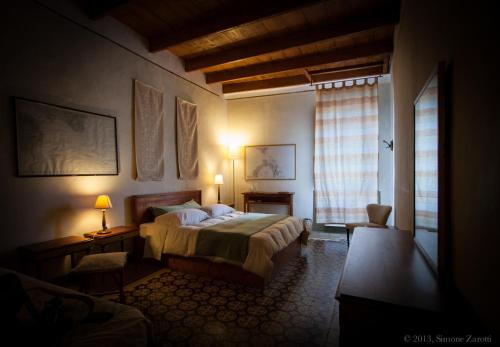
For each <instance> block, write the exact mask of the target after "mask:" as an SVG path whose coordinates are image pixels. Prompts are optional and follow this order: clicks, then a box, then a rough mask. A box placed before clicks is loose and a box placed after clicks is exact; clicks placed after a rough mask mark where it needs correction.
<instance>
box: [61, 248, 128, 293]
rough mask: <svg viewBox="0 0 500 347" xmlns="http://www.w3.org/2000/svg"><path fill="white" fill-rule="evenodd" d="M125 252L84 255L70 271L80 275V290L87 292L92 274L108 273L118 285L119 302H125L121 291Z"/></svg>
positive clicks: (125, 259)
mask: <svg viewBox="0 0 500 347" xmlns="http://www.w3.org/2000/svg"><path fill="white" fill-rule="evenodd" d="M126 262H127V252H113V253H99V254H89V255H85V256H84V257H83V258H82V259H81V260H80V262H79V263H78V265H77V266H76V267H75V268H74V269H73V270H71V273H72V274H74V275H77V276H79V277H81V282H80V290H81V291H83V292H84V293H88V292H89V281H90V277H91V275H94V274H110V275H112V276H113V279H114V281H115V282H116V284H117V285H118V287H119V291H120V303H124V302H125V294H124V292H123V284H124V280H123V278H124V268H125V263H126Z"/></svg>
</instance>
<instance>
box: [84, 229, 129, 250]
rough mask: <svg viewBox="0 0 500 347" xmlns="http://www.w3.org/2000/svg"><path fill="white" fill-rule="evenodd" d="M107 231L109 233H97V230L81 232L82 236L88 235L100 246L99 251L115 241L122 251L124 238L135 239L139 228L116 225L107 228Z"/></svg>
mask: <svg viewBox="0 0 500 347" xmlns="http://www.w3.org/2000/svg"><path fill="white" fill-rule="evenodd" d="M108 231H109V233H107V234H97V232H90V233H85V234H83V236H85V237H88V238H89V239H93V241H94V242H93V243H94V245H95V246H98V247H99V248H100V252H101V253H104V251H105V249H106V246H107V245H110V244H112V243H116V242H120V250H121V251H122V252H123V251H124V241H125V240H127V239H137V238H138V237H139V229H138V228H137V227H133V226H117V227H113V228H109V229H108ZM134 246H135V243H134ZM134 248H135V247H134Z"/></svg>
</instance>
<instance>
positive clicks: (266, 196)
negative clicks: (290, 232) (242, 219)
mask: <svg viewBox="0 0 500 347" xmlns="http://www.w3.org/2000/svg"><path fill="white" fill-rule="evenodd" d="M241 194H243V197H244V199H243V208H244V211H245V212H248V210H249V209H250V205H251V204H272V205H285V206H287V207H288V214H289V215H290V216H293V195H294V194H295V193H293V192H244V193H241Z"/></svg>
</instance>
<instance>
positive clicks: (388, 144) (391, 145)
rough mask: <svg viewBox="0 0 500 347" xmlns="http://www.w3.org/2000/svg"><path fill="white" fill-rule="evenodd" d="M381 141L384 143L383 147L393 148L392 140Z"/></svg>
mask: <svg viewBox="0 0 500 347" xmlns="http://www.w3.org/2000/svg"><path fill="white" fill-rule="evenodd" d="M382 142H383V143H385V145H386V146H385V148H389V149H390V150H391V151H393V150H394V141H392V140H391V141H390V142H387V140H383V141H382Z"/></svg>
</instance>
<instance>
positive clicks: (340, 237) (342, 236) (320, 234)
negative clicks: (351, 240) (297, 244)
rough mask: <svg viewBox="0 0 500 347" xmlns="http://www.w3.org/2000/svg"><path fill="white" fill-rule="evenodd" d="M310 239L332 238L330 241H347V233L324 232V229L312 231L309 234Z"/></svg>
mask: <svg viewBox="0 0 500 347" xmlns="http://www.w3.org/2000/svg"><path fill="white" fill-rule="evenodd" d="M309 238H310V239H317V240H330V241H346V240H347V236H346V233H344V232H342V233H338V232H335V233H332V232H324V231H312V232H311V235H310V236H309Z"/></svg>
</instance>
